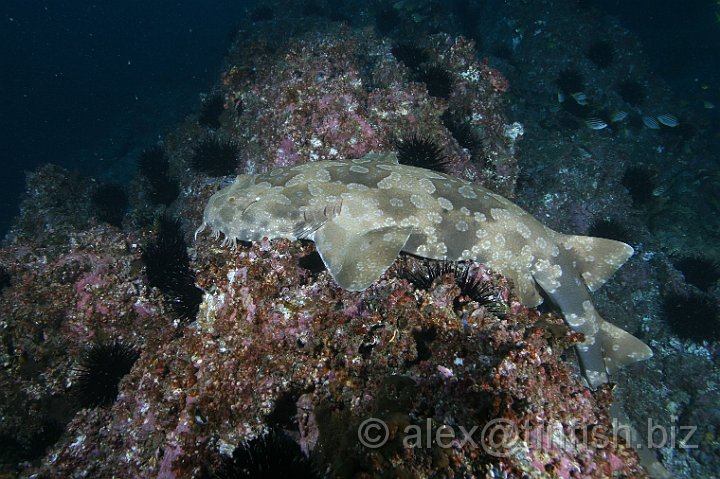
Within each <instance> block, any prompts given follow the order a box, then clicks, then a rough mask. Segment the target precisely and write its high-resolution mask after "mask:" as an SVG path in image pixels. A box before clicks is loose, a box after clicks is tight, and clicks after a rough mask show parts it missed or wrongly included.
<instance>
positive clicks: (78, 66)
mask: <svg viewBox="0 0 720 479" xmlns="http://www.w3.org/2000/svg"><path fill="white" fill-rule="evenodd" d="M248 3H252V2H242V1H237V0H235V1H233V0H213V1H211V2H203V1H199V0H197V1H184V0H181V1H178V0H174V1H171V0H154V1H152V2H148V1H143V0H127V1H123V2H97V3H95V2H84V1H58V0H53V1H27V0H5V1H4V2H3V11H2V16H1V17H0V22H2V26H1V27H0V85H1V88H0V105H1V106H0V111H1V114H0V152H2V153H0V165H2V173H1V174H0V235H1V234H3V233H4V231H5V230H6V228H7V227H8V225H9V222H10V220H11V219H12V217H13V216H14V215H15V214H17V201H18V198H19V195H20V194H21V193H22V190H23V187H24V173H23V172H24V171H27V170H33V169H34V168H36V167H37V166H38V165H39V164H42V163H46V162H52V163H57V164H60V165H63V166H65V167H68V168H73V169H79V170H81V171H83V172H84V173H87V174H92V175H112V176H116V177H120V178H116V179H118V180H122V179H123V178H121V177H122V176H123V175H128V174H129V172H128V168H127V165H128V164H129V162H130V159H129V158H128V155H129V153H130V152H132V151H134V150H137V149H138V148H143V147H144V146H146V145H147V144H148V143H151V142H153V141H155V140H156V139H157V137H158V135H159V134H161V133H162V132H163V131H164V130H166V129H168V128H170V127H171V126H172V125H173V124H175V123H177V121H178V120H180V119H181V118H182V117H183V116H184V115H185V114H187V113H188V112H189V111H191V110H192V109H193V108H196V107H197V105H198V104H199V99H198V94H199V93H200V92H202V91H205V90H207V89H208V88H209V87H210V86H211V85H212V84H213V83H214V82H215V81H216V80H217V77H218V73H219V71H220V67H221V64H222V59H223V56H224V55H225V54H226V53H227V49H228V46H229V42H230V38H231V37H232V33H233V31H234V29H235V28H236V25H237V22H238V20H239V18H241V17H242V16H243V15H244V10H245V8H247V6H248Z"/></svg>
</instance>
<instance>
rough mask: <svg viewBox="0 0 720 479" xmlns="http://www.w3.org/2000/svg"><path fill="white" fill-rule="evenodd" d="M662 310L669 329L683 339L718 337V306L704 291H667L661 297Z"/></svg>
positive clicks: (696, 339) (711, 339)
mask: <svg viewBox="0 0 720 479" xmlns="http://www.w3.org/2000/svg"><path fill="white" fill-rule="evenodd" d="M663 312H664V316H665V320H666V321H667V324H668V326H670V329H671V330H672V331H673V333H675V334H676V335H678V336H679V337H681V338H683V339H689V340H691V341H698V342H699V341H705V340H707V341H714V340H717V339H718V338H720V307H718V304H717V302H716V301H715V300H714V299H713V298H712V297H711V296H709V295H707V294H705V293H698V292H695V293H690V294H679V293H675V292H671V293H668V294H666V295H665V296H664V297H663Z"/></svg>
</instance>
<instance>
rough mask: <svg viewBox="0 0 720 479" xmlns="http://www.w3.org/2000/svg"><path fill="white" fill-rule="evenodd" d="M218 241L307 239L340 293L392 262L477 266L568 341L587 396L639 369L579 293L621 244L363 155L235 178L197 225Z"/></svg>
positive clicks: (631, 340)
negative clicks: (579, 336) (555, 312)
mask: <svg viewBox="0 0 720 479" xmlns="http://www.w3.org/2000/svg"><path fill="white" fill-rule="evenodd" d="M206 226H209V227H210V228H211V229H212V231H213V233H214V234H215V235H216V236H219V234H220V233H222V234H223V235H224V236H225V241H226V242H228V243H232V244H234V243H235V242H236V241H237V240H242V241H258V240H261V239H262V238H264V237H267V238H269V239H273V238H287V239H291V240H295V239H309V240H312V241H314V242H315V244H316V247H317V250H318V252H319V253H320V256H321V257H322V259H323V261H324V263H325V265H326V266H327V267H328V270H329V271H330V274H331V275H332V277H333V278H334V279H335V281H336V282H337V283H338V285H339V286H340V287H342V288H344V289H347V290H350V291H360V290H364V289H365V288H367V287H368V286H370V285H371V284H372V283H373V282H375V281H376V280H377V279H379V278H380V276H382V274H383V273H384V272H385V270H387V268H389V267H390V265H391V264H392V263H393V262H394V261H395V259H396V258H397V256H398V254H399V253H400V251H405V252H407V253H411V254H414V255H417V256H421V257H424V258H431V259H437V260H452V261H465V260H472V261H477V262H481V263H485V264H486V265H487V266H489V267H490V268H492V269H494V270H496V271H498V272H500V273H502V274H503V275H505V276H506V277H508V278H510V279H512V280H513V282H514V284H515V286H516V288H517V293H518V296H519V297H520V299H521V301H522V303H523V304H525V305H527V306H531V307H532V306H537V305H538V304H540V303H541V302H542V297H541V295H540V293H539V290H542V291H543V292H544V293H545V295H546V296H547V297H549V298H550V299H551V300H552V302H553V303H555V304H556V305H557V306H558V307H559V308H560V310H561V311H562V313H563V315H564V317H565V320H566V322H567V323H568V325H569V326H570V327H571V328H572V329H573V330H575V331H578V332H582V333H584V334H585V338H586V340H585V341H584V342H583V343H582V344H580V345H579V346H578V348H577V349H578V353H579V357H580V361H581V366H582V367H583V370H584V373H585V377H586V379H587V380H588V382H589V383H590V385H591V386H593V387H595V386H598V385H600V384H603V383H605V382H607V380H608V377H607V374H608V373H609V372H612V371H613V370H615V369H616V368H617V367H619V366H622V365H624V364H628V363H632V362H635V361H640V360H643V359H647V358H649V357H650V356H651V355H652V352H651V351H650V349H649V348H648V347H647V346H646V345H645V344H644V343H643V342H641V341H640V340H638V339H636V338H635V337H633V336H632V335H630V334H629V333H627V332H625V331H623V330H622V329H620V328H617V327H615V326H613V325H612V324H610V323H608V322H606V321H604V320H603V319H602V318H601V317H600V315H599V314H598V313H597V311H595V308H594V306H593V304H592V301H591V298H590V294H589V291H594V290H595V289H597V288H599V287H600V286H602V284H604V282H605V281H606V280H607V278H609V277H610V275H611V274H612V273H613V272H614V271H615V270H616V269H617V268H619V267H620V266H621V265H622V264H623V263H624V262H625V261H626V260H627V259H628V258H629V257H630V256H631V255H632V254H633V250H632V248H631V247H630V246H628V245H626V244H625V243H621V242H618V241H612V240H606V239H601V238H591V237H586V236H572V235H564V234H561V233H558V232H556V231H553V230H551V229H550V228H548V227H546V226H544V225H543V224H542V223H540V222H539V221H537V220H536V219H535V218H533V217H532V216H531V215H530V214H528V213H527V212H526V211H524V210H523V209H521V208H520V207H518V206H517V205H515V204H514V203H512V202H511V201H509V200H508V199H506V198H503V197H502V196H499V195H497V194H495V193H493V192H491V191H490V190H487V189H485V188H483V187H481V186H478V185H474V184H472V183H469V182H467V181H464V180H461V179H459V178H454V177H452V176H449V175H445V174H442V173H438V172H436V171H431V170H426V169H423V168H416V167H412V166H407V165H400V164H398V163H397V158H396V156H395V155H394V154H392V153H390V154H378V153H371V154H369V155H367V156H365V157H363V158H359V159H354V160H347V161H318V162H313V163H306V164H302V165H297V166H291V167H285V168H278V169H276V170H273V171H271V172H269V173H263V174H257V175H240V176H238V177H237V179H236V180H235V182H234V183H233V184H232V185H230V186H228V187H226V188H224V189H222V190H220V191H218V192H217V193H216V194H215V195H213V196H212V197H211V198H210V200H209V201H208V204H207V206H206V209H205V215H204V222H203V225H202V226H201V229H202V228H205V227H206Z"/></svg>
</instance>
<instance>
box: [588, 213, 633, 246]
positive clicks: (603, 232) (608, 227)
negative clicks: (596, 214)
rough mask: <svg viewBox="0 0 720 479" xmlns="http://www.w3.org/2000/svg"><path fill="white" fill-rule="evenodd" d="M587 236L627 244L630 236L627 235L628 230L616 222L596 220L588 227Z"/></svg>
mask: <svg viewBox="0 0 720 479" xmlns="http://www.w3.org/2000/svg"><path fill="white" fill-rule="evenodd" d="M588 236H595V237H598V238H606V239H612V240H615V241H623V242H625V243H627V242H628V237H629V236H630V234H629V233H628V230H627V229H626V228H625V227H624V226H623V225H622V224H620V222H618V221H617V220H613V219H598V220H595V221H593V223H592V224H591V225H590V229H589V230H588Z"/></svg>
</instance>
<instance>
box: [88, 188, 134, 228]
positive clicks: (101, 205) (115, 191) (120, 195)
mask: <svg viewBox="0 0 720 479" xmlns="http://www.w3.org/2000/svg"><path fill="white" fill-rule="evenodd" d="M92 205H93V208H94V210H95V214H96V215H97V218H98V220H100V221H104V222H106V223H109V224H111V225H113V226H118V227H119V226H122V220H123V218H124V217H125V211H126V210H127V207H128V196H127V193H126V192H125V189H124V188H123V187H121V186H120V185H116V184H113V183H105V184H103V185H101V186H100V187H98V188H97V189H96V190H95V192H94V193H93V195H92Z"/></svg>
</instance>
